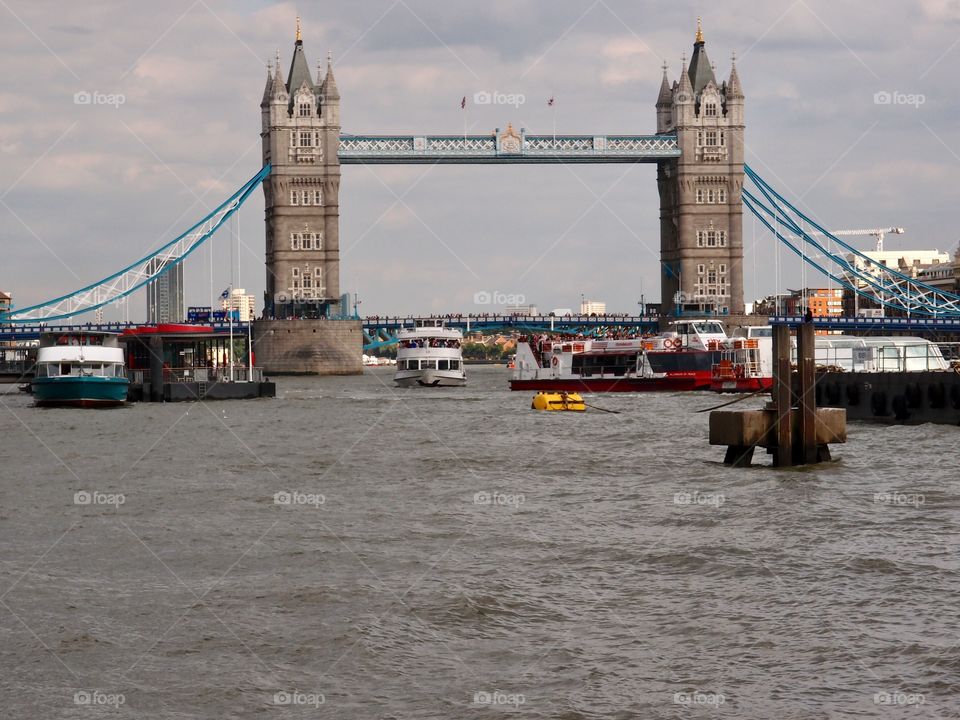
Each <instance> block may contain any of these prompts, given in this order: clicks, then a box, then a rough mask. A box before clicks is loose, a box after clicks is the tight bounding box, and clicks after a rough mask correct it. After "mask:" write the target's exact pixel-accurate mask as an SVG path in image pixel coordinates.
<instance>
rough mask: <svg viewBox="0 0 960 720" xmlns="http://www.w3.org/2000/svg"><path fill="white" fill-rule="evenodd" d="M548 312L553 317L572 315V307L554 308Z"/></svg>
mask: <svg viewBox="0 0 960 720" xmlns="http://www.w3.org/2000/svg"><path fill="white" fill-rule="evenodd" d="M550 314H551V315H553V316H555V317H571V316H572V315H573V309H572V308H554V309H553V310H551V311H550Z"/></svg>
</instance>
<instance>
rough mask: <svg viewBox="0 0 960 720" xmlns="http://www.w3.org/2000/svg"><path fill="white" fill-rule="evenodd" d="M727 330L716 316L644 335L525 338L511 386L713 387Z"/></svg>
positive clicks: (586, 388)
mask: <svg viewBox="0 0 960 720" xmlns="http://www.w3.org/2000/svg"><path fill="white" fill-rule="evenodd" d="M726 340H727V335H726V333H725V332H724V330H723V325H722V324H721V323H720V322H718V321H716V320H678V321H676V322H674V323H672V324H671V326H670V331H669V332H666V333H661V334H660V335H654V336H650V337H644V338H631V339H607V340H594V339H590V338H570V339H559V340H558V339H555V338H550V337H548V336H536V337H532V338H522V339H521V340H520V341H519V342H518V343H517V354H516V359H515V367H514V370H513V377H512V379H511V380H510V389H511V390H561V391H566V392H646V391H657V390H659V391H681V390H709V389H710V384H711V382H712V379H713V368H714V366H716V365H717V364H718V363H719V362H720V353H721V351H722V349H723V346H724V343H725V342H726Z"/></svg>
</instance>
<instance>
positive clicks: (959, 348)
mask: <svg viewBox="0 0 960 720" xmlns="http://www.w3.org/2000/svg"><path fill="white" fill-rule="evenodd" d="M816 363H817V365H818V366H819V367H826V368H829V369H831V370H832V369H840V370H844V371H847V372H921V371H926V370H949V369H950V368H951V366H953V367H954V368H956V367H957V366H958V365H960V343H958V342H951V343H932V342H922V343H888V344H879V343H878V344H871V345H854V346H845V347H818V348H817V350H816Z"/></svg>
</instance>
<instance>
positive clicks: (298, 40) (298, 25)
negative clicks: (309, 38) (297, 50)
mask: <svg viewBox="0 0 960 720" xmlns="http://www.w3.org/2000/svg"><path fill="white" fill-rule="evenodd" d="M301 40H303V38H302V37H300V16H299V15H297V42H300V41H301Z"/></svg>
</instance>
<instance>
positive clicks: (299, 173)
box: [260, 18, 340, 318]
mask: <svg viewBox="0 0 960 720" xmlns="http://www.w3.org/2000/svg"><path fill="white" fill-rule="evenodd" d="M280 72H281V70H280V53H279V51H278V52H277V62H276V66H275V68H274V69H273V71H272V72H271V71H270V70H269V69H268V71H267V84H266V87H265V88H264V90H263V101H262V102H261V103H260V109H261V116H262V120H263V126H262V130H261V133H260V136H261V137H262V138H263V162H264V164H266V163H271V164H272V166H273V170H272V172H271V173H270V176H269V177H268V178H267V180H266V181H265V182H264V183H263V192H264V196H265V200H266V203H265V204H266V268H267V284H266V293H265V298H264V316H265V317H267V318H271V317H274V318H287V317H306V318H319V317H327V316H329V315H330V314H331V311H335V310H336V308H337V303H338V302H339V298H340V200H339V195H340V161H339V159H338V157H337V151H338V146H339V143H340V93H339V91H338V90H337V82H336V80H335V79H334V77H333V66H332V62H331V60H330V58H329V56H328V58H327V71H326V75H325V77H323V78H321V76H320V68H319V64H318V67H317V76H316V81H314V80H313V79H312V78H311V76H310V67H309V65H308V63H307V59H306V56H305V55H304V52H303V40H302V38H301V35H300V20H299V18H298V19H297V37H296V42H295V44H294V46H293V59H292V60H291V62H290V71H289V72H288V74H287V78H286V81H284V79H283V77H282V76H281V74H280Z"/></svg>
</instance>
